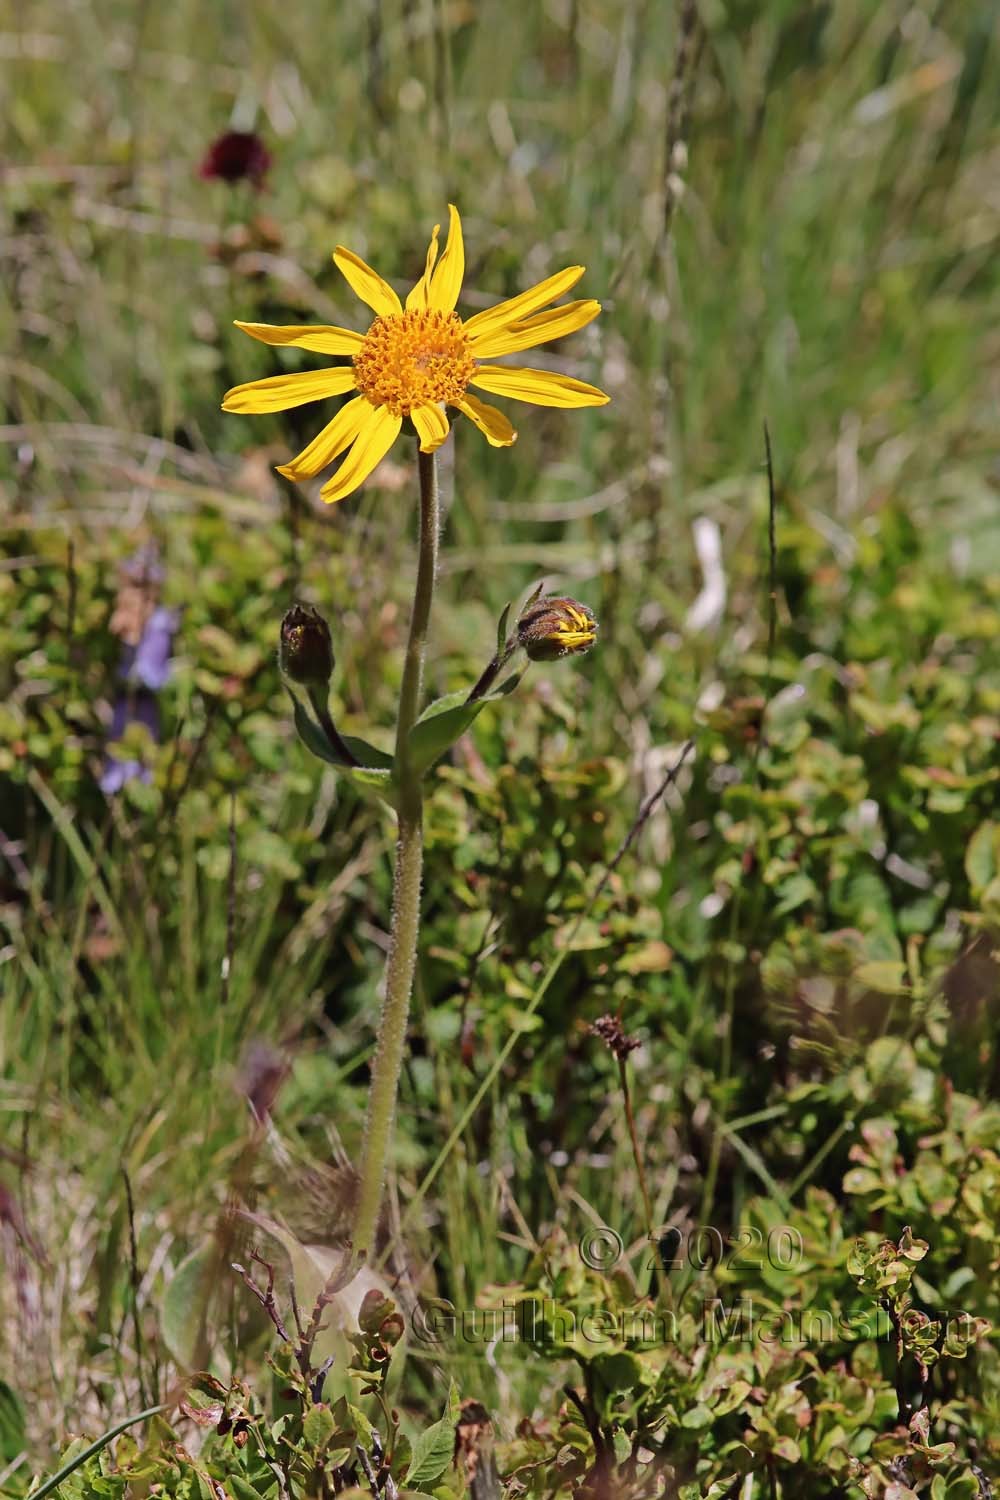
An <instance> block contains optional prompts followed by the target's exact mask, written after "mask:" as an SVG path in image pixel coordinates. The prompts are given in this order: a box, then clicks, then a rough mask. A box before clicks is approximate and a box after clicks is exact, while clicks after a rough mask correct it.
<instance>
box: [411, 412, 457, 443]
mask: <svg viewBox="0 0 1000 1500" xmlns="http://www.w3.org/2000/svg"><path fill="white" fill-rule="evenodd" d="M410 420H411V421H412V423H413V425H414V427H415V428H416V429H417V436H418V437H419V439H420V451H421V453H433V452H434V450H435V449H436V448H440V446H441V444H442V443H443V442H444V440H445V438H446V437H447V436H448V434H449V432H450V431H451V428H450V427H449V425H448V418H447V417H446V416H445V414H444V412H443V411H442V410H441V408H440V406H432V405H431V404H430V403H428V404H427V405H426V406H415V407H414V408H413V410H412V411H411V412H410Z"/></svg>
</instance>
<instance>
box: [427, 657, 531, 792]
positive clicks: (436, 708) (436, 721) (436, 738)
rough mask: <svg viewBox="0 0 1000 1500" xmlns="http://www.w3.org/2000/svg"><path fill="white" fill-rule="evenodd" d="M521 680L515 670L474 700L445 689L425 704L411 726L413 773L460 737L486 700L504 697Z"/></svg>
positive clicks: (435, 758) (448, 748)
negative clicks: (427, 705) (435, 699)
mask: <svg viewBox="0 0 1000 1500" xmlns="http://www.w3.org/2000/svg"><path fill="white" fill-rule="evenodd" d="M520 680H521V676H520V673H518V672H514V673H512V675H511V676H510V677H508V678H507V679H506V681H504V682H502V683H501V684H500V686H499V687H498V688H494V689H493V691H492V692H491V693H487V694H486V695H485V697H482V698H477V699H476V700H475V701H474V702H473V703H469V702H467V701H466V700H467V696H468V695H467V694H466V693H465V692H462V691H459V692H457V693H447V694H445V696H444V697H443V698H438V699H437V701H436V702H435V703H432V704H430V705H429V707H427V708H425V709H424V711H423V713H422V714H421V715H420V718H419V719H418V720H417V722H416V723H415V724H414V726H413V728H412V729H411V730H410V759H411V761H412V764H413V769H414V771H415V772H416V774H417V775H418V776H421V775H423V773H424V772H425V771H427V770H429V769H430V767H431V766H432V765H433V764H434V762H435V761H437V760H440V759H441V756H442V755H444V753H445V751H446V750H450V749H451V747H452V745H453V744H454V743H455V741H456V740H458V739H461V737H462V735H463V734H465V732H466V730H467V729H469V728H470V727H471V725H472V724H473V723H474V721H475V720H476V719H477V718H478V716H479V714H480V713H482V711H483V709H484V708H485V707H486V705H487V703H492V702H494V701H495V700H496V699H497V698H505V697H506V696H507V694H508V693H510V692H513V690H514V688H515V687H516V686H517V684H518V682H520Z"/></svg>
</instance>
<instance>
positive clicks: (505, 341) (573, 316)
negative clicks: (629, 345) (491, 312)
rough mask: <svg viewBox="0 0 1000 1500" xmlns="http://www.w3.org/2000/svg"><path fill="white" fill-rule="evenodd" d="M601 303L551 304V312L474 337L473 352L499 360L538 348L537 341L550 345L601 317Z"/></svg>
mask: <svg viewBox="0 0 1000 1500" xmlns="http://www.w3.org/2000/svg"><path fill="white" fill-rule="evenodd" d="M600 310H601V304H600V303H599V302H594V301H593V300H589V301H586V302H566V303H565V304H564V305H563V306H562V307H550V308H549V309H548V311H547V312H540V313H536V314H535V316H534V317H533V318H523V319H522V320H521V321H520V322H518V323H511V324H510V325H509V326H508V327H507V328H498V329H496V330H494V332H492V333H490V332H487V333H481V334H480V335H479V337H478V338H474V339H473V340H472V352H473V354H474V355H475V356H476V358H477V359H496V358H498V357H499V356H500V355H501V354H520V353H521V351H522V350H523V349H534V348H535V346H536V345H537V344H547V343H548V342H549V341H550V340H551V339H561V338H565V337H566V335H567V334H568V333H575V332H576V331H577V329H578V328H585V327H586V325H587V324H588V323H589V322H590V321H591V320H592V319H593V318H596V317H597V314H598V313H599V312H600Z"/></svg>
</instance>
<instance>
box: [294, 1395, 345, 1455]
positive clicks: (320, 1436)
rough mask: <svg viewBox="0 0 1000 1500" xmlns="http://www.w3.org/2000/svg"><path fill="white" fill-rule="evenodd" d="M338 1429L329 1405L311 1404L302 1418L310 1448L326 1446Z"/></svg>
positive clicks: (304, 1435) (303, 1430)
mask: <svg viewBox="0 0 1000 1500" xmlns="http://www.w3.org/2000/svg"><path fill="white" fill-rule="evenodd" d="M336 1430H337V1424H336V1422H335V1421H334V1419H333V1412H332V1411H331V1410H330V1408H329V1407H328V1406H322V1405H321V1406H310V1408H309V1410H308V1411H307V1412H306V1414H305V1416H304V1417H303V1419H302V1436H303V1438H304V1439H305V1441H306V1442H307V1443H308V1444H309V1446H310V1448H313V1449H319V1448H325V1447H326V1445H327V1443H328V1442H329V1441H330V1439H331V1438H332V1437H333V1434H334V1433H335V1432H336Z"/></svg>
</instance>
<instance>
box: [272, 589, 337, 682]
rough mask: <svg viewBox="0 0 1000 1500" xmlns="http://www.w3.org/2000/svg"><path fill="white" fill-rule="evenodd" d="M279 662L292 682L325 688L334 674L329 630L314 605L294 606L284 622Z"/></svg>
mask: <svg viewBox="0 0 1000 1500" xmlns="http://www.w3.org/2000/svg"><path fill="white" fill-rule="evenodd" d="M278 662H279V665H280V667H281V670H282V672H283V673H284V675H285V676H286V677H287V678H288V680H289V682H297V683H300V684H301V686H302V687H307V688H310V687H311V688H325V687H326V686H327V684H328V683H329V681H330V676H331V673H332V672H333V642H332V640H331V638H330V627H329V625H328V624H327V623H326V621H325V620H324V618H323V616H322V615H321V614H320V613H319V610H316V609H313V607H312V605H311V604H293V605H292V607H291V609H290V610H289V611H288V613H287V614H286V615H285V617H284V619H283V620H282V622H281V644H280V646H279V648H278Z"/></svg>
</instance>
